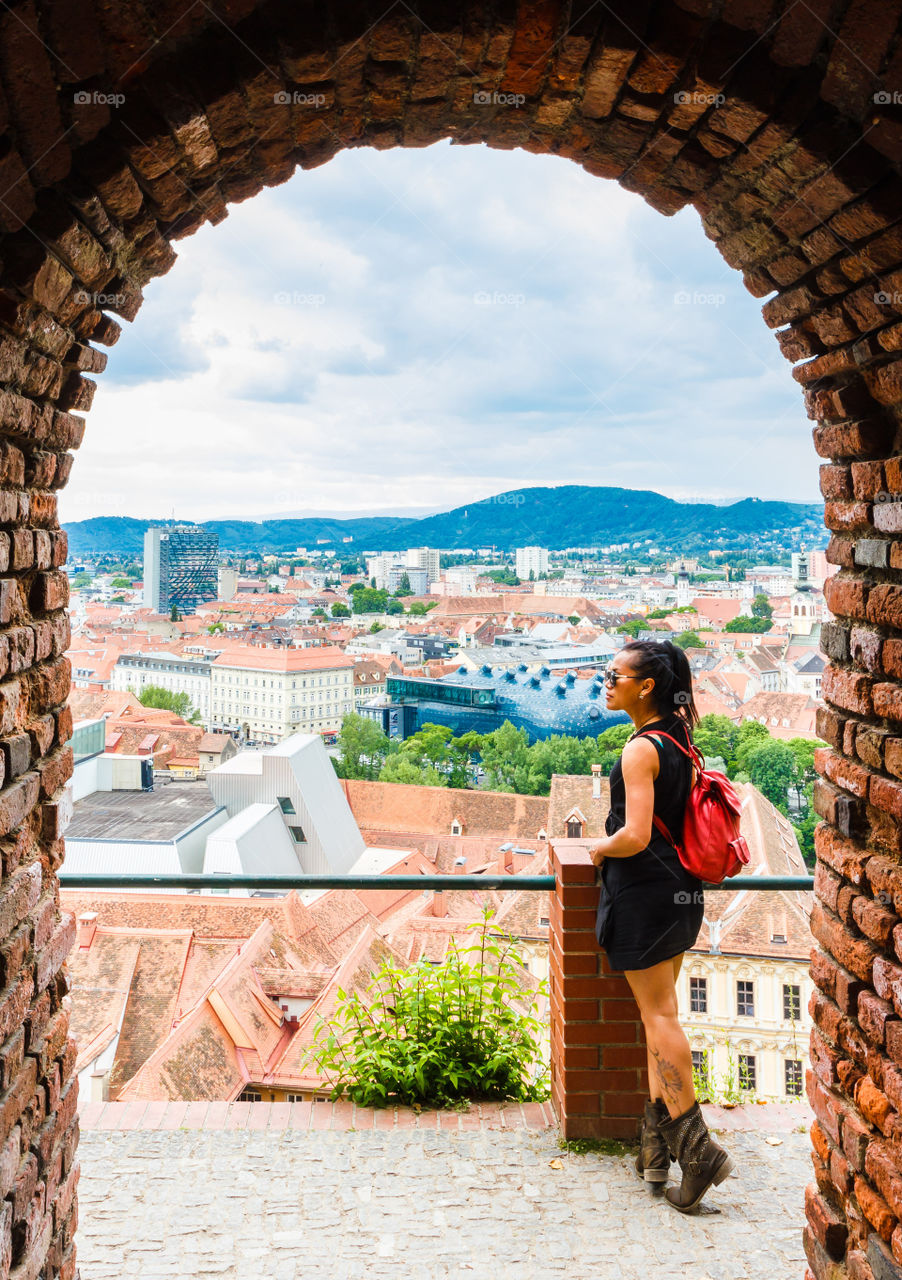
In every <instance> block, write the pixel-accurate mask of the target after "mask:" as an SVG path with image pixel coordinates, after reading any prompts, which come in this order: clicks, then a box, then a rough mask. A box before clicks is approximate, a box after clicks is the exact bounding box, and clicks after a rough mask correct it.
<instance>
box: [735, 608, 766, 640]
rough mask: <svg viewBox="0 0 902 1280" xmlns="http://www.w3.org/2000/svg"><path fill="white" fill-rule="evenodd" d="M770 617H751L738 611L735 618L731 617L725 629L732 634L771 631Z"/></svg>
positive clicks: (754, 633) (753, 633)
mask: <svg viewBox="0 0 902 1280" xmlns="http://www.w3.org/2000/svg"><path fill="white" fill-rule="evenodd" d="M770 628H771V622H770V618H749V617H747V616H746V615H745V614H742V613H738V614H737V615H736V617H735V618H731V619H730V621H729V622H728V623H727V625H726V626H725V627H724V631H729V632H730V634H731V635H735V634H740V635H756V634H760V633H761V632H764V631H770Z"/></svg>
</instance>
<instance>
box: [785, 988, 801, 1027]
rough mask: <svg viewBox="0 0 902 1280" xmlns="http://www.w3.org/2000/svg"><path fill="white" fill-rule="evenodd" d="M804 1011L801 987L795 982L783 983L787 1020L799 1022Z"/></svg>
mask: <svg viewBox="0 0 902 1280" xmlns="http://www.w3.org/2000/svg"><path fill="white" fill-rule="evenodd" d="M801 1013H802V993H801V988H800V987H799V986H798V985H797V984H796V983H794V982H784V983H783V1017H784V1018H785V1019H786V1021H787V1022H798V1020H799V1018H800V1017H801Z"/></svg>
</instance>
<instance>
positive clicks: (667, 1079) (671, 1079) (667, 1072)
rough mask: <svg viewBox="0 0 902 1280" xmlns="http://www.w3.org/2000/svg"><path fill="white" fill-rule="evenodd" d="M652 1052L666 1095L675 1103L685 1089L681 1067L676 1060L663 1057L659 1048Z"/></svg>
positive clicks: (666, 1097)
mask: <svg viewBox="0 0 902 1280" xmlns="http://www.w3.org/2000/svg"><path fill="white" fill-rule="evenodd" d="M651 1053H652V1056H653V1058H654V1060H655V1067H656V1068H657V1072H658V1079H659V1080H660V1082H661V1089H662V1090H663V1093H664V1097H665V1099H669V1100H670V1101H672V1102H674V1103H675V1102H676V1100H677V1098H678V1097H679V1096H680V1094H681V1093H682V1091H683V1077H682V1076H681V1075H680V1069H679V1067H678V1066H677V1065H676V1063H675V1062H669V1061H668V1060H667V1059H666V1058H662V1057H661V1055H660V1053H659V1052H658V1050H657V1049H652V1050H651Z"/></svg>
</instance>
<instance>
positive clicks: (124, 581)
mask: <svg viewBox="0 0 902 1280" xmlns="http://www.w3.org/2000/svg"><path fill="white" fill-rule="evenodd" d="M131 585H132V580H131V578H114V579H113V581H112V582H111V583H110V586H111V587H130V586H131Z"/></svg>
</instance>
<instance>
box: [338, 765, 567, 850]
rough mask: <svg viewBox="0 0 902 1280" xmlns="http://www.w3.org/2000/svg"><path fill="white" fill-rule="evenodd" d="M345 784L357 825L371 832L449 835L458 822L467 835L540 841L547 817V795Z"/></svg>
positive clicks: (379, 783) (393, 783)
mask: <svg viewBox="0 0 902 1280" xmlns="http://www.w3.org/2000/svg"><path fill="white" fill-rule="evenodd" d="M342 785H343V786H344V788H345V794H346V795H347V797H348V803H349V804H350V806H351V810H352V812H353V814H354V817H355V818H356V820H357V825H358V826H359V827H360V828H361V829H364V828H365V829H366V830H368V831H371V832H382V833H389V832H390V833H393V834H394V833H397V834H402V833H409V834H416V833H424V834H430V835H445V834H447V835H450V834H451V824H452V823H453V822H454V821H455V819H456V820H457V821H459V822H460V823H461V825H462V827H463V834H464V835H470V836H482V837H489V838H492V839H495V838H497V839H500V840H510V839H515V838H520V837H522V838H523V839H526V840H535V839H536V837H537V836H538V833H539V831H540V830H541V829H542V828H543V827H544V826H545V821H546V816H547V807H548V801H547V799H545V798H544V797H542V796H519V795H513V794H508V793H507V792H501V791H467V790H462V789H457V788H454V787H417V786H408V785H406V784H404V783H397V782H365V781H359V780H356V779H355V780H350V779H347V780H345V781H344V782H343V784H342ZM382 843H387V841H385V840H384V839H383V840H382Z"/></svg>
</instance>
